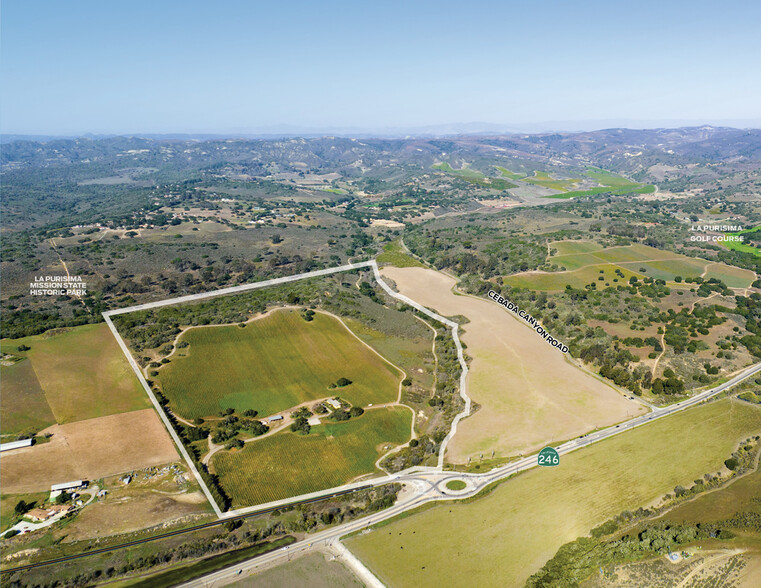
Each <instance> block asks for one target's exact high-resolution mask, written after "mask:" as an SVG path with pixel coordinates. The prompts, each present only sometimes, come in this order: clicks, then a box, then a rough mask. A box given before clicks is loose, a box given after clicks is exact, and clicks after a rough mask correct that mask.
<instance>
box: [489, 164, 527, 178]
mask: <svg viewBox="0 0 761 588" xmlns="http://www.w3.org/2000/svg"><path fill="white" fill-rule="evenodd" d="M494 167H496V168H497V171H498V172H499V173H500V174H502V176H503V177H505V178H508V179H511V180H520V179H521V178H525V177H526V174H517V173H515V172H512V171H510V170H509V169H507V168H505V167H502V166H499V165H495V166H494Z"/></svg>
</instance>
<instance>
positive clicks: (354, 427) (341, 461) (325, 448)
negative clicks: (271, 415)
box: [212, 407, 412, 507]
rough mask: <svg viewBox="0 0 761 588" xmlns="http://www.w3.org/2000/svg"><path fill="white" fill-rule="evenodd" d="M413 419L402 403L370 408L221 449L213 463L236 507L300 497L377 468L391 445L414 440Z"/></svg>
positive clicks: (348, 480)
mask: <svg viewBox="0 0 761 588" xmlns="http://www.w3.org/2000/svg"><path fill="white" fill-rule="evenodd" d="M411 418H412V413H411V412H410V410H409V409H407V408H403V407H396V408H388V409H378V410H372V409H371V410H368V411H366V412H365V414H363V415H362V416H361V417H358V418H355V419H351V420H350V421H345V422H342V423H330V424H321V425H317V426H314V427H312V429H311V432H310V433H309V435H305V436H304V435H299V434H296V433H291V432H283V433H278V434H276V435H273V436H272V437H267V438H265V439H261V440H258V441H254V442H253V443H247V444H246V446H245V448H243V449H242V450H240V451H225V452H221V453H218V454H217V455H215V456H214V458H213V459H212V465H213V467H214V470H215V471H216V473H217V475H218V476H219V479H220V483H221V484H222V487H223V488H224V489H225V491H226V492H227V494H228V495H229V496H230V497H231V498H232V500H233V507H240V506H251V505H255V504H262V503H265V502H270V501H273V500H280V499H282V498H288V497H290V496H299V495H301V494H306V493H309V492H315V491H317V490H322V489H325V488H332V487H335V486H340V485H342V484H346V483H347V482H350V481H351V480H353V479H354V478H356V477H357V476H361V475H363V474H370V473H373V472H376V471H377V470H376V469H375V461H376V460H377V459H378V458H379V457H380V456H381V455H382V454H383V453H385V452H386V450H385V449H384V447H385V446H386V445H390V446H393V445H398V444H401V443H405V442H407V441H408V440H409V438H410V426H411V422H410V421H411Z"/></svg>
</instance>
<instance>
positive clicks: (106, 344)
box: [2, 324, 150, 430]
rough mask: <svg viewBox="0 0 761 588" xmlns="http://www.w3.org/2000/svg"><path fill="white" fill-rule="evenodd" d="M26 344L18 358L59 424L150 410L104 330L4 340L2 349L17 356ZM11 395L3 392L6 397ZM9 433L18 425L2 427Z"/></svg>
mask: <svg viewBox="0 0 761 588" xmlns="http://www.w3.org/2000/svg"><path fill="white" fill-rule="evenodd" d="M22 344H23V345H27V346H28V347H30V348H31V349H30V350H29V351H25V352H23V353H18V355H23V356H25V357H27V358H28V361H31V364H32V368H33V369H34V373H35V375H36V376H37V381H38V382H39V386H40V387H41V388H42V391H43V392H44V393H45V398H46V399H47V403H48V405H49V406H50V409H51V410H52V411H53V415H54V416H55V420H56V421H57V422H58V423H59V424H64V423H71V422H75V421H81V420H84V419H90V418H95V417H101V416H106V415H110V414H118V413H122V412H128V411H131V410H140V409H143V408H148V407H150V402H149V400H148V397H147V396H146V394H145V392H144V391H143V389H142V388H141V386H140V382H139V381H138V380H137V377H136V376H135V374H134V373H133V372H132V368H130V365H129V363H128V362H127V358H125V357H124V354H123V353H122V351H121V349H120V348H119V345H118V344H117V343H116V340H115V339H114V336H113V334H112V333H111V331H110V330H109V328H108V327H107V326H106V325H105V324H97V325H85V326H82V327H75V328H71V329H66V330H62V331H56V332H48V333H44V334H42V335H35V336H33V337H24V338H23V339H14V340H10V339H5V340H3V341H2V349H3V351H6V350H8V351H10V352H11V353H17V352H16V351H15V350H16V347H18V346H19V345H22ZM22 363H23V362H22ZM3 375H4V374H3ZM11 390H13V389H11ZM18 392H19V393H21V392H23V391H21V390H19V391H18ZM7 393H8V390H7V389H5V387H4V389H3V395H5V394H7ZM6 427H10V428H14V427H16V425H14V424H13V423H6V422H4V423H3V430H5V429H6Z"/></svg>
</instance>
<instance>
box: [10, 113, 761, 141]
mask: <svg viewBox="0 0 761 588" xmlns="http://www.w3.org/2000/svg"><path fill="white" fill-rule="evenodd" d="M695 127H724V128H735V129H761V118H759V119H737V120H715V121H709V122H706V121H696V120H629V119H602V120H588V121H547V122H539V123H515V124H499V123H488V122H469V123H451V124H441V125H427V126H416V127H401V126H400V127H377V128H370V127H339V126H336V127H327V126H326V127H306V126H297V125H273V126H267V127H251V128H241V129H237V130H236V129H233V130H229V131H221V132H217V133H108V134H92V133H85V134H82V135H25V134H0V143H10V142H12V141H37V142H48V141H54V140H58V139H78V138H89V139H106V138H110V137H119V136H122V137H123V136H126V137H140V138H145V139H155V140H170V141H171V140H179V141H191V140H198V141H208V140H214V139H228V138H241V139H277V138H284V137H305V138H313V137H326V136H335V137H354V138H363V139H364V138H393V139H401V138H411V137H454V136H494V135H521V134H546V133H581V132H591V131H599V130H612V129H626V130H645V129H651V130H664V129H677V128H695Z"/></svg>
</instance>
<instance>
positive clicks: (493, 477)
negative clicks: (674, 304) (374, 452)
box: [183, 363, 761, 588]
mask: <svg viewBox="0 0 761 588" xmlns="http://www.w3.org/2000/svg"><path fill="white" fill-rule="evenodd" d="M759 372H761V363H757V364H755V365H753V366H750V367H749V368H747V369H745V370H743V371H742V372H740V373H739V374H738V375H737V376H735V377H734V378H732V379H730V380H728V381H727V382H725V383H724V384H721V385H719V386H717V387H715V388H712V389H710V390H706V391H705V392H702V393H700V394H697V395H695V396H693V397H692V398H688V399H687V400H683V401H682V402H678V403H675V404H672V405H671V406H667V407H664V408H661V409H659V410H658V411H655V412H651V413H649V414H646V415H642V416H639V417H636V418H634V419H632V420H630V421H627V422H625V423H622V424H620V425H616V426H613V427H608V428H607V429H602V430H600V431H597V432H595V433H590V434H588V435H584V436H583V437H579V438H577V439H573V440H571V441H568V442H566V443H563V444H562V445H560V446H558V447H555V449H556V450H557V451H558V453H560V454H567V453H571V452H572V451H576V450H578V449H581V448H582V447H587V446H589V445H591V444H593V443H598V442H600V441H602V440H604V439H608V438H610V437H613V436H615V435H619V434H620V433H623V432H624V431H630V430H631V429H634V428H635V427H639V426H642V425H644V424H647V423H649V422H651V421H654V420H657V419H662V418H666V417H667V416H669V415H672V414H675V413H677V412H681V411H683V410H686V409H688V408H691V407H694V406H697V405H698V404H700V403H702V402H705V401H706V400H708V399H710V398H712V397H714V396H717V395H719V394H721V393H722V392H724V391H726V390H728V389H729V388H731V387H732V386H734V385H736V384H738V383H740V382H742V381H743V380H745V379H747V378H749V377H751V376H753V375H755V374H757V373H759ZM534 467H538V464H537V457H536V455H532V456H529V457H525V458H523V459H521V460H519V461H516V462H512V463H510V464H507V465H505V466H502V467H500V468H495V469H493V470H491V471H490V472H487V473H483V474H468V473H461V472H453V471H441V470H438V469H436V468H429V469H425V470H422V471H416V472H414V473H403V474H400V475H396V476H390V477H384V478H382V479H378V480H370V481H368V482H367V484H372V485H380V484H386V483H388V482H389V481H396V482H403V483H405V484H407V485H408V486H409V487H410V488H411V489H412V492H410V493H409V495H408V496H407V497H406V498H405V499H403V500H400V501H399V502H397V503H396V504H395V505H394V506H392V507H391V508H389V509H386V510H384V511H382V512H379V513H375V514H373V515H369V516H367V517H364V518H361V519H358V520H356V521H352V522H349V523H346V524H344V525H340V526H338V527H332V528H330V529H326V530H325V531H321V532H320V533H315V534H314V535H311V536H308V537H307V538H306V539H304V540H302V541H299V542H297V543H294V544H292V545H290V546H289V547H287V548H282V549H280V550H278V551H275V552H272V553H268V554H265V555H261V556H258V557H256V558H254V559H250V560H248V561H246V562H243V563H240V564H237V565H236V566H233V567H231V568H228V569H225V570H221V571H219V572H215V573H213V574H209V575H207V576H204V577H203V578H200V579H198V580H194V581H192V582H189V583H187V584H183V586H185V587H188V588H190V587H196V586H204V587H211V586H224V585H225V584H228V583H231V582H233V581H235V580H236V579H239V578H241V577H245V576H246V575H249V574H250V573H253V572H255V571H257V570H258V569H259V568H262V567H266V566H269V565H273V564H276V563H282V562H285V561H287V560H290V559H291V558H292V557H294V556H295V555H296V554H301V553H303V552H305V551H310V550H316V549H325V548H326V547H329V546H331V545H333V544H334V543H336V542H338V541H339V539H340V537H342V536H344V535H346V534H348V533H352V532H354V531H359V530H362V529H364V528H366V527H369V526H370V525H374V524H375V523H378V522H380V521H383V520H386V519H389V518H392V517H394V516H396V515H398V514H401V513H403V512H405V511H408V510H411V509H414V508H417V507H418V506H422V505H424V504H427V503H429V502H434V501H440V500H458V499H462V498H468V497H471V496H474V495H476V494H478V493H479V492H481V491H482V490H483V489H484V488H485V487H486V486H487V485H489V484H491V483H493V482H496V481H498V480H501V479H504V478H507V477H509V476H512V475H513V474H516V473H518V472H523V471H526V470H529V469H531V468H534ZM451 480H462V481H463V482H465V484H466V488H465V489H463V490H460V491H452V490H449V489H448V488H447V487H446V483H447V482H448V481H451Z"/></svg>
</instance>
